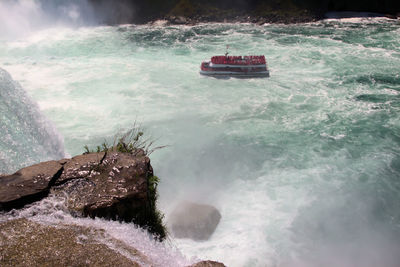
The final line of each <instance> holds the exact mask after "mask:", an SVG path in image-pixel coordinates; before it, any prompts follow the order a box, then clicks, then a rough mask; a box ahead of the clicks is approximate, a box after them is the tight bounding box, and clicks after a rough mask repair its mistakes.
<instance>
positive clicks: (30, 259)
mask: <svg viewBox="0 0 400 267" xmlns="http://www.w3.org/2000/svg"><path fill="white" fill-rule="evenodd" d="M0 229H1V231H0V246H1V249H0V266H110V267H111V266H121V267H125V266H126V267H128V266H141V265H139V264H138V262H140V263H146V264H145V265H146V266H151V263H150V262H148V259H147V258H146V256H144V255H143V254H142V253H140V252H139V251H137V250H135V249H132V248H128V247H126V246H125V245H124V244H122V243H121V242H120V241H118V240H112V239H111V240H110V239H109V237H107V235H106V234H105V233H104V231H102V230H101V229H96V230H94V229H90V228H87V227H82V226H72V225H58V226H49V225H42V224H38V223H36V222H33V221H30V220H27V219H16V220H10V221H5V222H1V223H0ZM105 239H107V240H108V242H111V243H112V246H113V247H114V248H117V249H111V248H110V247H109V246H107V245H105V244H104V243H102V242H101V240H105ZM99 240H100V241H99ZM118 250H121V251H124V255H122V254H120V253H119V252H117V251H118ZM125 255H128V256H129V258H128V257H126V256H125ZM132 259H137V262H136V261H135V260H132Z"/></svg>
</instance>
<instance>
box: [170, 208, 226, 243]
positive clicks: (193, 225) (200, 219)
mask: <svg viewBox="0 0 400 267" xmlns="http://www.w3.org/2000/svg"><path fill="white" fill-rule="evenodd" d="M169 218H170V219H169V225H170V228H171V230H172V234H173V235H174V236H175V237H177V238H190V239H193V240H208V239H209V238H210V237H211V235H212V234H213V233H214V231H215V229H216V228H217V226H218V223H219V221H220V219H221V214H220V213H219V211H218V210H217V209H216V208H214V207H213V206H210V205H203V204H196V203H192V202H183V203H180V204H179V205H178V206H177V207H176V208H175V210H174V211H173V212H172V213H171V215H170V217H169Z"/></svg>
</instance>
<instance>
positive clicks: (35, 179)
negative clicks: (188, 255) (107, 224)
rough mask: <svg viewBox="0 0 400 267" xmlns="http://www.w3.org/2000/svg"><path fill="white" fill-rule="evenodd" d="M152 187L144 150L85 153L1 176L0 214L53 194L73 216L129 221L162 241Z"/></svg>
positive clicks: (162, 231)
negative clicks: (59, 197)
mask: <svg viewBox="0 0 400 267" xmlns="http://www.w3.org/2000/svg"><path fill="white" fill-rule="evenodd" d="M156 183H157V178H156V177H155V176H154V175H153V168H152V167H151V164H150V159H149V158H148V157H147V156H146V155H145V153H144V152H143V151H139V152H138V153H135V154H132V153H121V152H108V153H105V152H100V153H88V154H83V155H79V156H76V157H74V158H72V159H63V160H60V161H49V162H43V163H39V164H36V165H33V166H30V167H27V168H23V169H21V170H19V171H17V172H16V173H14V174H11V175H6V176H1V177H0V210H6V211H7V210H11V209H16V208H20V207H22V206H24V205H26V204H30V203H32V202H34V201H38V200H40V199H42V198H44V197H46V196H47V195H48V194H54V195H57V196H64V197H65V198H66V206H67V208H68V209H69V210H70V211H71V213H72V214H76V215H78V216H81V215H82V216H90V217H92V218H93V217H102V218H107V219H113V220H116V219H118V220H120V221H126V222H134V223H136V224H138V225H140V226H142V227H146V228H147V229H148V230H149V232H151V233H154V234H156V235H158V236H159V238H160V239H163V238H165V235H166V233H165V230H164V227H163V226H162V222H161V216H160V214H159V213H158V211H157V210H156V206H155V202H156V188H155V187H156Z"/></svg>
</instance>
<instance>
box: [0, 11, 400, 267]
mask: <svg viewBox="0 0 400 267" xmlns="http://www.w3.org/2000/svg"><path fill="white" fill-rule="evenodd" d="M227 44H229V45H230V53H231V54H235V55H244V54H264V55H265V56H266V58H267V61H268V65H269V68H270V73H271V77H270V78H268V79H248V80H243V79H228V80H219V79H214V78H208V77H202V76H200V75H199V73H198V71H199V65H200V62H201V61H202V60H204V59H208V58H210V57H211V56H212V55H215V54H223V53H224V52H225V46H226V45H227ZM0 67H1V68H3V69H5V70H6V71H8V72H9V73H10V74H11V76H12V78H13V79H14V80H15V81H17V82H18V83H20V84H21V86H22V87H23V88H24V89H25V90H26V92H27V94H28V95H29V96H30V97H31V98H32V99H33V100H34V101H36V102H37V103H38V106H39V107H40V109H41V112H42V113H43V114H44V115H45V116H46V117H47V118H48V119H49V120H51V121H52V122H53V123H54V125H55V127H56V128H57V130H58V132H59V133H60V134H61V135H62V136H63V138H64V146H65V153H66V154H68V155H71V156H73V155H76V154H80V153H82V152H83V150H84V149H83V146H84V145H89V146H92V147H93V146H95V145H97V144H99V143H102V142H104V141H105V140H106V141H108V142H111V143H112V141H113V138H114V136H115V134H116V133H118V132H122V131H124V130H126V129H129V127H131V126H132V125H133V124H134V123H135V122H137V123H139V124H141V125H142V127H143V128H144V129H145V132H146V133H147V134H148V136H151V137H152V138H154V139H156V140H157V142H156V145H168V147H167V148H164V149H162V150H159V151H156V152H154V153H153V154H152V155H151V159H152V165H153V167H154V169H155V173H156V175H158V176H159V177H160V179H161V183H160V188H159V190H160V200H159V205H160V207H161V209H162V210H163V211H164V212H165V213H166V219H167V220H166V221H167V222H168V214H169V213H170V212H171V211H172V209H173V208H174V205H175V204H176V203H177V202H178V201H179V200H182V199H190V200H195V201H199V202H202V203H208V204H212V205H214V206H215V207H217V208H218V209H219V210H220V212H221V214H222V219H221V222H220V224H219V226H218V228H217V230H216V232H215V233H214V235H213V236H212V238H211V239H210V240H208V241H205V242H195V241H191V240H185V239H174V238H171V240H170V241H169V242H170V243H171V244H172V245H173V246H174V247H176V248H178V249H179V250H180V251H181V252H182V253H183V254H184V255H185V256H186V257H188V258H190V257H192V256H197V257H199V258H204V259H213V260H218V261H222V262H224V263H225V264H226V265H227V266H396V265H397V263H398V262H399V261H400V258H399V257H400V256H398V255H400V254H399V253H398V252H399V251H400V232H399V231H400V210H399V208H398V207H399V204H400V194H399V193H400V192H399V190H400V180H399V177H400V146H399V144H400V113H399V111H400V95H399V92H400V71H399V70H400V25H399V23H398V22H396V21H390V20H382V19H374V20H368V19H364V20H356V21H353V20H352V21H340V20H336V21H324V22H319V23H313V24H299V25H264V26H255V25H247V24H204V25H197V26H165V27H152V26H135V25H123V26H115V27H99V26H98V27H80V28H71V27H57V28H46V29H41V30H38V31H32V32H30V33H29V34H28V35H24V37H18V38H2V39H1V41H0ZM2 90H3V89H2ZM15 100H16V101H18V99H15ZM3 112H4V113H3ZM10 112H11V113H7V111H2V113H3V114H1V115H3V116H5V117H7V118H9V117H11V116H12V111H10ZM2 123H3V121H2ZM0 129H1V127H0ZM19 138H21V139H19ZM23 138H24V137H20V136H15V137H14V140H13V141H12V142H9V143H5V144H3V143H2V147H1V150H2V152H3V151H6V150H10V149H12V148H13V144H15V143H17V142H18V141H19V140H22V139H23ZM46 156H47V155H42V158H46ZM34 160H36V159H34ZM37 160H40V157H39V159H37ZM3 162H6V161H3ZM5 164H7V162H6V163H5ZM24 164H25V162H23V161H21V162H15V161H13V163H12V166H10V164H8V165H7V169H10V170H16V169H18V168H20V167H22V166H23V165H24Z"/></svg>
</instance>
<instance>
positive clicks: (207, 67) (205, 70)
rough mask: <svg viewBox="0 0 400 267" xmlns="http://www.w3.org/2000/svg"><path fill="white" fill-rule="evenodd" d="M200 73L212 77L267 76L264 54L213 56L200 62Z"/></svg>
mask: <svg viewBox="0 0 400 267" xmlns="http://www.w3.org/2000/svg"><path fill="white" fill-rule="evenodd" d="M200 74H202V75H206V76H212V77H222V78H224V77H236V78H255V77H260V78H262V77H264V78H266V77H269V70H268V67H267V62H266V61H265V56H228V55H225V56H213V57H212V58H211V60H210V61H205V62H202V63H201V66H200Z"/></svg>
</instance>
